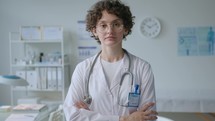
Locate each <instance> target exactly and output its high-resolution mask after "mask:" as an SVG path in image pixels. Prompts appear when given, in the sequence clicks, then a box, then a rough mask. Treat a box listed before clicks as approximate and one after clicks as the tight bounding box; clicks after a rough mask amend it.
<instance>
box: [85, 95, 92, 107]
mask: <svg viewBox="0 0 215 121" xmlns="http://www.w3.org/2000/svg"><path fill="white" fill-rule="evenodd" d="M91 102H92V97H91V96H85V97H84V103H86V104H88V105H90V104H91Z"/></svg>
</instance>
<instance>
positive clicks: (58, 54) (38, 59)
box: [9, 26, 70, 105]
mask: <svg viewBox="0 0 215 121" xmlns="http://www.w3.org/2000/svg"><path fill="white" fill-rule="evenodd" d="M26 28H27V29H26ZM38 28H42V29H41V30H40V29H39V31H36V32H41V33H40V35H41V37H38V36H37V35H35V36H37V39H34V38H30V39H29V37H31V36H30V35H28V34H29V33H30V32H31V34H32V36H34V31H35V30H28V27H24V32H23V31H20V32H10V33H9V39H10V72H11V74H15V75H18V76H20V77H22V78H24V79H26V80H27V82H28V83H29V85H28V86H27V89H26V88H25V87H14V88H13V89H12V91H13V97H14V98H13V99H14V100H13V104H14V105H15V104H17V100H18V99H22V98H37V99H38V98H39V99H40V100H41V101H44V100H46V101H50V102H52V103H54V102H56V103H62V102H63V101H64V98H65V95H66V92H67V90H68V87H69V82H70V79H69V77H70V75H69V71H70V69H69V67H70V66H69V60H68V53H67V52H66V48H65V41H64V40H63V28H62V27H59V26H57V27H52V28H46V29H44V28H43V27H41V26H40V27H38ZM57 28H58V29H59V30H60V31H56V29H57ZM32 31H33V33H32ZM53 31H54V32H53ZM44 32H46V34H44ZM60 32H62V33H60ZM23 33H24V36H26V38H28V39H22V38H23V37H22V36H23ZM52 34H53V35H52ZM56 34H57V36H56ZM55 36H56V37H57V38H56V37H55ZM38 38H39V39H38ZM26 92H27V93H26Z"/></svg>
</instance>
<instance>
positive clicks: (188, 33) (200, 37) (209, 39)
mask: <svg viewBox="0 0 215 121" xmlns="http://www.w3.org/2000/svg"><path fill="white" fill-rule="evenodd" d="M214 32H215V27H212V26H207V27H181V28H178V55H179V56H214V55H215V51H214V41H215V35H214V34H215V33H214Z"/></svg>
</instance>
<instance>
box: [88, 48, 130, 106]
mask: <svg viewBox="0 0 215 121" xmlns="http://www.w3.org/2000/svg"><path fill="white" fill-rule="evenodd" d="M123 51H124V52H125V54H126V55H127V56H128V62H129V64H128V70H127V71H126V72H124V73H123V74H122V77H121V79H120V83H119V90H120V89H121V86H122V83H123V80H124V78H125V76H126V75H128V76H130V78H131V87H132V85H133V74H132V73H131V71H130V68H131V58H130V56H129V54H128V52H127V51H126V50H125V49H123ZM101 52H102V51H100V52H99V53H98V54H97V55H96V57H95V59H94V60H93V63H92V65H91V68H90V71H89V75H88V78H87V82H86V95H85V96H84V103H86V104H88V105H90V104H91V102H92V97H91V96H90V94H89V81H90V75H91V73H92V71H93V68H94V65H95V63H96V61H97V60H98V57H99V55H100V54H101ZM117 100H118V104H119V91H118V99H117ZM121 106H124V105H121Z"/></svg>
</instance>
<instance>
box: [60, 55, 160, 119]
mask: <svg viewBox="0 0 215 121" xmlns="http://www.w3.org/2000/svg"><path fill="white" fill-rule="evenodd" d="M125 55H126V54H125ZM129 55H130V58H131V72H132V74H133V76H134V83H135V84H140V87H141V90H140V91H141V94H140V103H139V107H138V108H141V107H143V105H144V104H146V103H147V102H156V98H155V88H154V76H153V73H152V69H151V66H150V64H149V63H148V62H146V61H144V60H142V59H140V58H138V57H136V56H134V55H132V54H130V53H129ZM94 58H95V56H94V57H91V58H89V59H87V60H85V61H83V62H81V63H79V64H78V65H77V66H76V68H75V70H74V73H73V75H72V79H71V85H70V87H69V91H68V94H67V96H66V99H65V102H64V113H65V116H66V119H67V121H119V116H123V115H129V113H131V112H133V111H135V110H138V108H134V107H122V106H119V105H118V100H117V98H118V91H119V82H120V79H121V77H122V74H123V73H124V72H125V71H127V70H128V66H129V61H128V57H127V55H126V56H125V57H124V58H123V62H122V66H121V67H120V69H119V70H117V74H116V75H115V77H114V80H113V81H112V83H111V84H110V86H108V84H107V81H106V78H105V75H104V72H103V69H102V65H101V62H100V59H97V61H96V64H95V65H94V68H93V72H92V74H91V75H90V81H89V93H90V95H91V97H92V103H91V104H90V105H89V108H90V111H88V110H85V109H77V108H76V107H75V106H74V103H76V102H77V101H83V100H84V96H85V95H86V87H85V86H86V81H87V77H88V73H89V70H90V65H91V64H92V62H93V60H94ZM99 58H100V57H99ZM128 78H129V77H126V78H125V79H124V80H123V86H121V88H120V92H122V93H120V101H121V100H123V99H126V98H127V96H128V92H130V81H129V79H128ZM127 82H128V83H127ZM126 83H127V84H126ZM124 85H125V86H124ZM123 91H124V92H123ZM120 101H119V102H120ZM120 104H121V103H120ZM153 109H154V110H156V106H154V107H153Z"/></svg>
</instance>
